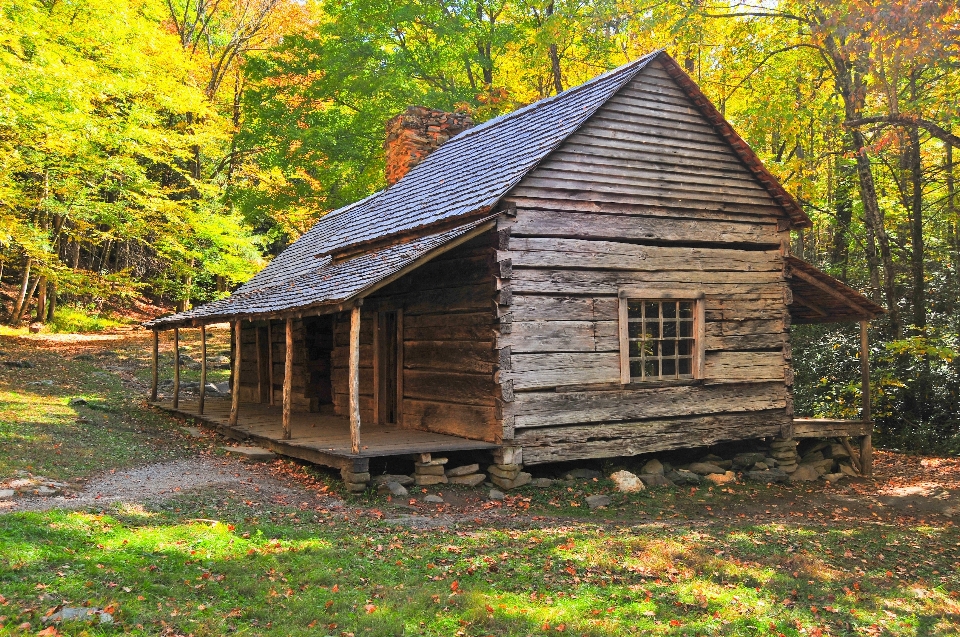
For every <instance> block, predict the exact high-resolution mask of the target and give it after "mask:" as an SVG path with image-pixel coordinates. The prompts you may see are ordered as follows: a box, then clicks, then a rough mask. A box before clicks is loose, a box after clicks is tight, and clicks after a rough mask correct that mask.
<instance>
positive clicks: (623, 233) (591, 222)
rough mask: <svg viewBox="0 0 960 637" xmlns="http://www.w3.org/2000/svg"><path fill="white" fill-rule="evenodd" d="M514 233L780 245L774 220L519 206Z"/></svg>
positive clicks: (695, 242) (581, 237)
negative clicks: (601, 212) (598, 212)
mask: <svg viewBox="0 0 960 637" xmlns="http://www.w3.org/2000/svg"><path fill="white" fill-rule="evenodd" d="M512 234H513V235H515V236H537V237H556V238H573V239H593V240H603V241H614V242H616V241H620V240H630V241H641V240H647V241H665V242H666V241H675V242H678V243H692V244H698V243H699V244H704V243H712V244H717V243H739V244H761V245H769V246H770V247H771V248H773V247H779V246H780V235H779V234H778V232H777V226H776V224H775V223H762V222H760V221H757V222H753V223H745V222H740V221H710V220H703V219H680V218H664V217H660V218H657V217H643V216H638V215H614V214H597V213H586V212H566V211H565V212H557V211H553V210H531V209H527V208H518V209H517V224H516V226H515V227H514V230H513V233H512Z"/></svg>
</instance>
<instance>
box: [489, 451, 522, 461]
mask: <svg viewBox="0 0 960 637" xmlns="http://www.w3.org/2000/svg"><path fill="white" fill-rule="evenodd" d="M493 462H494V463H495V464H523V447H501V448H500V449H497V450H496V451H494V452H493Z"/></svg>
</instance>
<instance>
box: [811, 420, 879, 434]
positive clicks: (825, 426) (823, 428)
mask: <svg viewBox="0 0 960 637" xmlns="http://www.w3.org/2000/svg"><path fill="white" fill-rule="evenodd" d="M872 433H873V424H872V423H869V422H863V421H862V420H833V419H829V418H795V419H794V421H793V437H794V438H841V437H844V436H849V437H851V438H856V437H858V436H868V435H870V434H872Z"/></svg>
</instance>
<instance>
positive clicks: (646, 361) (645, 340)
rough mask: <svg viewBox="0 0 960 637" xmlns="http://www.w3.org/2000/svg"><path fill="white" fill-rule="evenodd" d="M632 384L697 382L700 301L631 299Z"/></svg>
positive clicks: (629, 305)
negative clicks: (674, 381)
mask: <svg viewBox="0 0 960 637" xmlns="http://www.w3.org/2000/svg"><path fill="white" fill-rule="evenodd" d="M626 306H627V308H626V309H627V312H626V314H627V316H626V318H627V321H628V328H627V346H628V352H629V362H630V382H645V381H657V380H670V379H675V380H679V379H693V378H694V377H695V374H696V369H697V342H696V339H697V326H696V321H697V302H696V301H695V300H682V299H627V300H626Z"/></svg>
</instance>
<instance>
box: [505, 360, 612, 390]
mask: <svg viewBox="0 0 960 637" xmlns="http://www.w3.org/2000/svg"><path fill="white" fill-rule="evenodd" d="M510 365H511V369H510V370H509V371H502V372H501V377H502V378H503V379H504V380H512V381H513V388H514V389H515V390H524V389H540V388H546V387H556V386H558V385H573V384H588V383H611V382H619V381H620V354H619V353H618V352H593V353H576V354H569V353H537V354H514V355H513V356H512V357H511V360H510Z"/></svg>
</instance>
